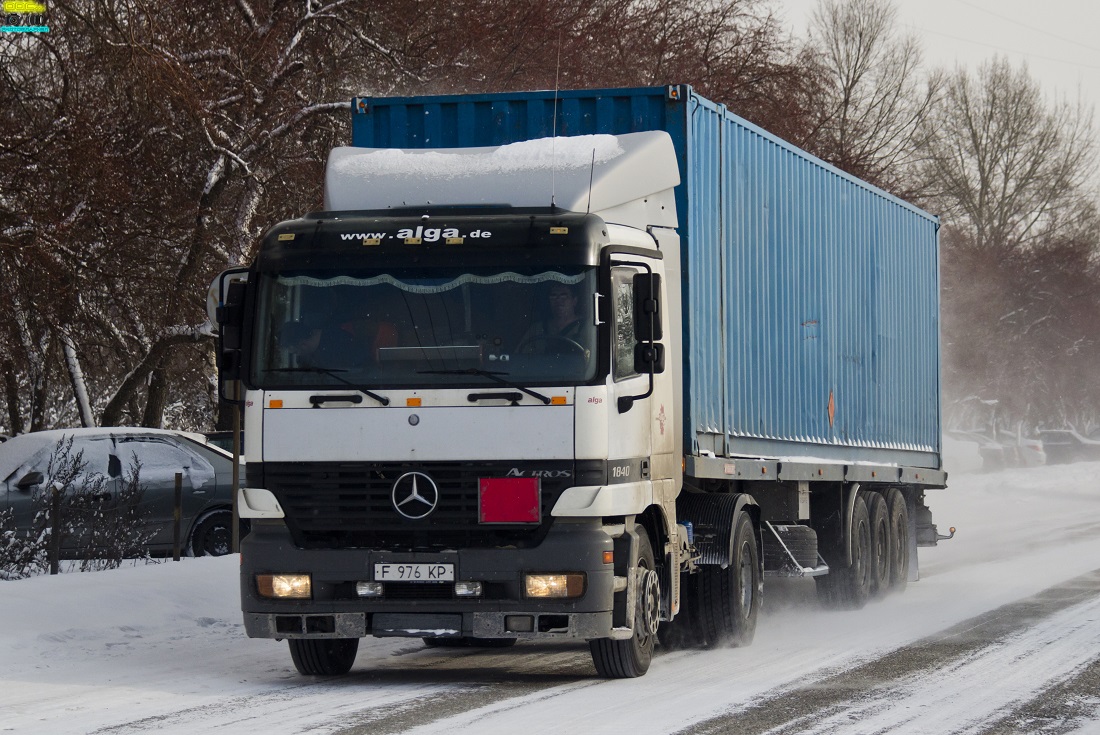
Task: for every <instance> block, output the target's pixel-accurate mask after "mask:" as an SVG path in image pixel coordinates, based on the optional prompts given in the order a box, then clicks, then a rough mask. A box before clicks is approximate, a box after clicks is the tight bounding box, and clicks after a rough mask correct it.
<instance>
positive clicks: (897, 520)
mask: <svg viewBox="0 0 1100 735" xmlns="http://www.w3.org/2000/svg"><path fill="white" fill-rule="evenodd" d="M886 505H887V507H888V508H889V515H890V540H891V542H893V550H894V555H893V558H892V559H891V560H890V589H892V590H896V591H898V592H901V591H903V590H904V589H905V587H906V585H908V584H909V507H908V505H907V504H906V502H905V496H904V495H903V494H902V492H901V491H900V490H898V489H897V488H896V487H892V488H890V489H889V490H888V491H887V492H886Z"/></svg>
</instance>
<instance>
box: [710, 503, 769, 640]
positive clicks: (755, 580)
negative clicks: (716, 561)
mask: <svg viewBox="0 0 1100 735" xmlns="http://www.w3.org/2000/svg"><path fill="white" fill-rule="evenodd" d="M732 536H733V538H732V546H731V548H732V554H731V558H730V564H729V566H728V567H726V568H725V569H722V568H721V567H716V566H708V567H704V568H703V569H702V571H700V572H699V573H698V574H697V577H698V579H697V580H696V585H695V590H694V592H695V594H694V595H693V596H692V601H693V602H694V603H695V613H694V616H693V621H694V623H695V626H696V631H695V633H696V637H697V639H698V640H700V641H701V643H702V645H703V646H704V647H705V648H716V647H718V646H747V645H749V644H750V643H752V639H753V637H754V636H755V635H756V620H757V618H758V617H759V613H760V603H761V601H762V599H763V592H764V586H763V582H764V580H763V576H762V575H761V572H760V552H759V547H758V546H757V544H756V532H755V531H754V530H753V526H752V519H751V518H749V514H748V513H746V512H744V511H741V513H740V514H739V515H738V517H737V520H736V521H735V522H734V524H733V534H732Z"/></svg>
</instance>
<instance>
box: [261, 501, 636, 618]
mask: <svg viewBox="0 0 1100 735" xmlns="http://www.w3.org/2000/svg"><path fill="white" fill-rule="evenodd" d="M612 550H613V539H612V538H611V536H609V535H608V534H607V533H606V532H605V531H604V530H603V526H602V523H601V521H600V520H599V519H592V520H579V521H572V520H563V519H556V520H555V522H554V523H553V525H552V527H551V528H550V531H549V533H548V534H547V536H546V538H545V539H543V541H542V543H541V544H539V545H538V546H537V547H534V548H528V549H517V548H492V549H461V550H447V551H440V552H397V551H377V550H372V549H361V548H350V549H300V548H298V547H296V546H295V545H294V543H293V542H292V541H291V538H290V534H289V532H288V531H287V529H286V526H285V525H283V524H282V523H281V522H278V521H274V522H273V521H267V522H256V523H254V524H253V528H252V532H251V533H249V535H248V536H247V537H245V538H244V539H242V541H241V608H242V611H243V612H244V624H245V631H246V632H247V634H248V636H249V637H251V638H277V639H282V638H356V637H363V636H367V635H374V636H377V637H389V636H402V637H470V638H528V639H555V638H556V639H561V638H574V639H591V638H604V637H608V636H610V635H612V608H613V598H614V587H615V573H614V566H613V565H612V564H605V563H604V561H603V556H604V552H605V551H612ZM380 562H388V563H448V564H454V568H455V580H456V581H478V582H481V583H482V584H483V587H484V590H485V593H484V594H483V596H482V597H479V598H459V597H455V596H453V584H449V583H435V584H431V583H427V584H416V583H410V584H404V585H391V584H389V583H386V593H385V596H384V597H382V598H360V597H358V596H357V595H356V593H355V583H356V582H360V581H373V579H372V570H373V569H374V565H375V564H376V563H380ZM532 572H533V573H539V572H543V573H561V572H570V573H576V572H583V573H584V574H585V576H586V586H585V592H584V594H583V596H581V597H579V598H575V599H569V600H561V599H558V600H553V599H528V598H525V597H524V594H523V590H524V575H525V574H527V573H532ZM271 573H299V574H300V573H308V574H310V575H311V577H312V589H313V599H311V600H273V599H269V598H265V597H260V596H259V595H258V593H257V591H256V583H255V579H256V575H257V574H271Z"/></svg>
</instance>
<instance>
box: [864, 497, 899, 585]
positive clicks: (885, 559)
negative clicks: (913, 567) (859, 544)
mask: <svg viewBox="0 0 1100 735" xmlns="http://www.w3.org/2000/svg"><path fill="white" fill-rule="evenodd" d="M867 514H868V516H869V518H870V521H871V559H870V562H871V563H870V565H869V566H870V572H871V596H872V597H882V596H883V595H885V594H886V590H887V589H889V588H890V569H891V567H892V566H893V563H894V544H893V538H892V536H893V535H892V534H891V528H890V511H889V509H888V507H887V505H886V501H885V500H884V499H883V497H882V495H880V494H879V493H876V492H872V493H870V494H868V496H867Z"/></svg>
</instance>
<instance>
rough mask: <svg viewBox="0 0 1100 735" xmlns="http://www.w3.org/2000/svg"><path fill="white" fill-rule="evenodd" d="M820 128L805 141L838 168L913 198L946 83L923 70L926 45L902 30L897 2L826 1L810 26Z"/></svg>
mask: <svg viewBox="0 0 1100 735" xmlns="http://www.w3.org/2000/svg"><path fill="white" fill-rule="evenodd" d="M809 46H810V50H811V52H812V55H813V60H814V62H815V64H816V71H817V79H818V83H819V86H818V88H817V95H816V99H815V100H814V103H813V107H814V112H815V113H816V114H817V123H816V130H815V131H814V132H813V134H812V135H811V136H810V137H809V139H808V140H807V141H804V142H805V143H806V144H807V145H809V146H810V147H811V148H812V149H813V151H814V152H815V153H817V154H818V155H820V156H821V157H822V158H824V159H825V160H827V161H829V162H830V163H832V164H834V165H836V166H837V167H839V168H841V169H844V170H845V171H848V172H849V173H852V174H854V175H856V176H859V177H861V178H863V179H867V180H869V181H871V182H872V183H875V184H878V185H880V186H882V187H884V188H886V189H889V190H891V191H893V192H895V193H898V194H900V195H902V196H913V195H914V194H915V193H917V192H916V187H915V186H914V184H915V183H916V178H915V177H914V175H913V173H914V171H913V164H914V162H915V160H916V156H917V154H918V153H919V152H920V151H921V150H922V147H923V146H922V144H923V136H925V135H926V134H927V132H928V129H927V127H926V126H925V125H924V124H923V123H924V121H925V120H926V118H927V117H928V115H929V112H930V111H931V109H932V107H933V105H934V104H935V102H936V99H937V97H938V95H939V90H940V87H941V84H942V78H941V75H940V74H939V73H931V74H928V75H926V74H925V73H924V72H923V71H922V68H921V50H920V46H919V44H918V42H917V40H916V38H914V37H913V36H902V35H900V34H899V33H898V31H897V11H896V9H895V7H894V5H893V4H892V3H891V2H890V1H889V0H821V2H820V3H819V5H818V6H817V8H816V10H815V11H814V13H813V16H812V19H811V26H810V43H809Z"/></svg>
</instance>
